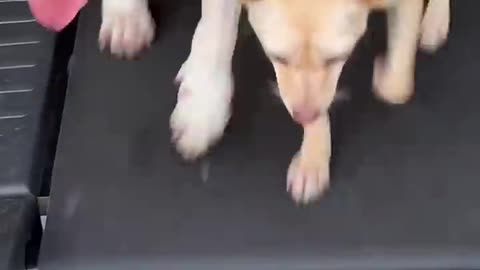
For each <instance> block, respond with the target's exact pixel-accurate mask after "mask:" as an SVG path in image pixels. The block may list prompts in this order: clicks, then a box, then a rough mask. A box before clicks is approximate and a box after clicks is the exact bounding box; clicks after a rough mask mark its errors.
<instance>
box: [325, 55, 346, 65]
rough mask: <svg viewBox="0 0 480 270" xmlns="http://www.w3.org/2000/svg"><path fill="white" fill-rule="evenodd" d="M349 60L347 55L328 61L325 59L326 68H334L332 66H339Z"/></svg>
mask: <svg viewBox="0 0 480 270" xmlns="http://www.w3.org/2000/svg"><path fill="white" fill-rule="evenodd" d="M347 58H348V56H347V55H339V56H335V57H331V58H327V59H325V65H326V66H332V65H335V64H338V63H340V62H344V61H346V60H347Z"/></svg>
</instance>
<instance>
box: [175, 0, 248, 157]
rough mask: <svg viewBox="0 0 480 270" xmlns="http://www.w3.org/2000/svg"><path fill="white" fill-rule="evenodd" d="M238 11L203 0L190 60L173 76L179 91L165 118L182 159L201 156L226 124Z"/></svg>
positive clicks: (232, 0) (232, 4)
mask: <svg viewBox="0 0 480 270" xmlns="http://www.w3.org/2000/svg"><path fill="white" fill-rule="evenodd" d="M240 12H241V5H240V2H239V1H236V0H228V1H226V0H202V17H201V19H200V22H199V23H198V25H197V28H196V30H195V34H194V36H193V40H192V47H191V50H190V55H189V56H188V59H187V60H186V62H185V63H184V64H183V65H182V67H181V69H180V71H179V73H178V75H177V81H178V83H179V85H180V87H179V91H178V96H177V104H176V106H175V109H174V111H173V113H172V115H171V118H170V127H171V129H172V140H173V142H174V143H175V145H176V148H177V150H178V152H179V153H180V154H181V155H182V156H183V157H184V158H185V159H195V158H197V157H198V156H200V155H202V154H204V153H205V152H206V151H207V150H208V148H209V147H210V146H211V145H212V144H213V143H215V141H217V140H218V139H219V138H220V137H221V136H222V134H223V131H224V129H225V126H226V125H227V123H228V120H229V119H230V114H231V109H230V101H231V98H232V95H233V78H232V67H231V64H232V57H233V51H234V48H235V43H236V40H237V32H238V29H237V28H238V21H239V18H240Z"/></svg>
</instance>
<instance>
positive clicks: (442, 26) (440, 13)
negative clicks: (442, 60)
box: [420, 0, 450, 52]
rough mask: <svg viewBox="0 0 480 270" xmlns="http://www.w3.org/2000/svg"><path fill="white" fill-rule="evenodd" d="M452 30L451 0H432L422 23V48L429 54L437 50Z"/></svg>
mask: <svg viewBox="0 0 480 270" xmlns="http://www.w3.org/2000/svg"><path fill="white" fill-rule="evenodd" d="M449 29H450V0H430V1H429V2H428V6H427V10H426V11H425V15H424V17H423V21H422V34H421V38H420V46H421V47H422V48H423V49H424V50H426V51H429V52H434V51H435V50H437V49H438V48H439V47H440V46H441V45H442V44H443V43H444V42H445V41H446V40H447V36H448V31H449Z"/></svg>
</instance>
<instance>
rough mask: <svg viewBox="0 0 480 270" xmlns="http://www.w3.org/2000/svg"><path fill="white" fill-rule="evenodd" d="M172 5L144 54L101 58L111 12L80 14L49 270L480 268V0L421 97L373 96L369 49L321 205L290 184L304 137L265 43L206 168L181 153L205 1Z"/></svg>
mask: <svg viewBox="0 0 480 270" xmlns="http://www.w3.org/2000/svg"><path fill="white" fill-rule="evenodd" d="M158 2H159V3H157V4H158V5H154V6H155V8H159V9H161V10H162V14H164V17H163V18H162V24H161V25H160V36H159V39H158V40H157V41H156V43H155V44H154V46H153V48H152V49H151V50H150V51H149V52H147V53H146V55H144V56H143V57H142V58H141V59H139V60H137V61H133V62H130V61H119V60H114V59H112V58H109V57H108V56H106V55H102V54H101V53H100V52H99V51H98V49H97V43H96V38H97V36H96V35H97V33H98V27H99V19H100V11H99V7H98V5H89V6H88V7H87V8H86V9H85V10H84V12H83V14H82V16H81V18H80V24H79V30H78V37H77V43H76V48H75V52H74V58H73V59H72V61H73V66H72V67H73V69H72V76H71V81H70V87H69V90H68V93H67V100H66V105H65V112H64V118H63V126H62V131H61V136H60V143H59V148H58V152H57V159H56V165H55V172H54V182H53V187H52V194H51V202H50V208H49V216H48V222H47V227H46V231H45V235H44V241H43V246H42V254H41V260H40V269H42V270H56V269H62V270H63V269H65V267H67V266H68V269H71V270H75V269H82V270H83V269H117V270H118V269H209V270H211V269H276V270H277V269H368V270H371V269H385V268H387V269H423V268H428V269H449V268H453V267H458V268H460V267H470V268H474V269H476V268H479V267H480V212H479V211H478V209H480V199H479V198H478V190H479V189H480V182H479V181H478V176H479V170H478V160H480V144H479V143H478V141H479V139H478V138H479V135H480V126H479V125H478V123H479V117H480V114H479V111H480V109H478V98H479V97H480V92H479V91H478V89H477V88H478V86H479V85H480V76H478V75H477V73H478V70H479V69H480V51H479V50H478V48H479V44H480V34H479V33H480V32H478V30H477V26H478V25H479V19H478V16H477V15H476V14H475V10H479V8H480V2H478V1H474V0H471V1H467V0H465V1H454V5H455V6H454V9H453V24H452V35H451V40H450V41H449V44H448V45H447V46H446V48H444V49H442V51H440V52H439V53H438V54H436V55H435V56H425V55H420V56H419V63H418V72H417V89H418V92H417V95H416V97H415V99H414V100H413V101H412V102H411V103H410V104H408V105H406V106H403V107H395V108H390V107H388V106H385V105H383V104H381V103H380V102H377V101H375V100H374V98H373V97H372V95H371V93H370V91H369V87H370V86H369V84H368V83H366V82H368V81H369V80H370V78H371V77H370V76H371V71H370V70H369V69H365V66H366V65H370V64H371V63H370V62H371V59H370V58H369V57H370V56H371V52H370V51H369V45H368V42H365V43H364V44H363V45H360V47H361V48H360V49H359V55H360V56H359V57H357V58H355V59H354V60H353V61H352V63H351V67H350V68H349V69H348V71H347V72H346V73H347V74H345V77H344V80H343V81H344V84H346V86H347V87H348V88H350V89H351V95H352V97H351V99H350V101H347V102H344V103H343V104H338V105H337V106H336V107H335V109H334V110H333V119H332V123H333V126H334V141H335V145H334V148H335V157H334V161H333V168H332V170H333V179H332V188H331V190H330V191H329V192H328V193H327V194H326V196H325V197H324V198H323V199H322V200H321V201H320V202H319V203H317V204H315V205H312V206H309V207H296V206H295V205H294V204H293V202H292V201H291V199H290V197H289V195H288V194H287V193H286V191H285V173H286V169H287V166H288V164H289V162H290V159H291V157H292V155H293V154H294V153H295V151H296V149H297V148H298V146H299V144H300V140H301V136H300V135H301V131H300V130H299V129H298V128H297V127H296V126H295V125H294V124H293V123H292V121H291V120H290V118H289V116H288V115H287V113H286V112H285V110H284V108H283V105H282V104H281V102H280V101H279V100H277V99H276V98H275V97H274V95H273V94H272V93H271V91H270V90H269V89H268V82H267V81H268V79H271V78H272V72H271V68H270V67H269V64H268V63H267V61H266V60H265V59H264V56H263V53H262V52H261V50H260V47H259V46H258V44H257V42H256V40H255V39H254V38H253V37H251V36H249V37H246V36H244V37H241V38H240V39H239V43H238V46H237V52H236V61H235V72H236V83H237V87H236V90H237V94H236V95H237V96H236V97H237V99H236V101H235V105H236V109H235V115H234V119H233V121H232V123H231V126H230V127H229V129H228V131H227V134H226V136H225V138H224V139H223V140H222V142H221V143H220V145H219V146H217V147H215V148H214V149H212V152H211V155H209V156H208V157H207V158H205V159H203V160H202V161H200V162H198V163H196V164H194V165H187V164H184V163H183V162H182V161H181V160H180V158H179V157H178V156H177V155H176V154H175V152H174V150H173V149H172V147H171V145H170V140H169V137H170V134H169V129H168V119H169V115H170V112H171V111H172V109H173V106H174V104H175V98H176V89H175V87H174V86H173V83H172V79H173V78H174V77H175V74H176V72H177V70H178V68H179V67H180V65H181V63H182V62H183V61H184V60H185V58H186V57H187V55H188V50H189V46H190V42H191V37H192V33H193V30H194V27H195V24H196V22H197V20H198V17H199V14H200V10H199V4H200V3H199V1H198V3H195V4H191V3H190V2H191V1H177V2H175V3H172V1H164V2H165V3H168V4H165V3H164V2H160V1H158ZM362 46H363V48H362ZM205 171H208V177H205Z"/></svg>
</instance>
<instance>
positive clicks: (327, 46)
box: [245, 0, 371, 124]
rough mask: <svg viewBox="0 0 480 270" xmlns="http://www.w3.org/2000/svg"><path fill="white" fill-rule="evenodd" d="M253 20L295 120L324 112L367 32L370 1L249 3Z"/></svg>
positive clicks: (252, 0) (256, 0)
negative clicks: (344, 70)
mask: <svg viewBox="0 0 480 270" xmlns="http://www.w3.org/2000/svg"><path fill="white" fill-rule="evenodd" d="M245 5H246V7H247V9H248V13H249V21H250V24H251V25H252V28H253V29H254V31H255V33H256V34H257V36H258V38H259V40H260V42H261V44H262V46H263V48H264V50H265V53H266V55H267V56H268V57H269V59H270V61H271V62H272V64H273V67H274V69H275V73H276V76H277V82H278V86H279V90H280V96H281V98H282V100H283V102H284V104H285V106H286V107H287V109H288V111H289V112H290V114H291V115H292V117H293V118H294V119H295V120H296V121H297V122H299V123H301V124H308V123H309V122H312V121H313V120H315V119H316V118H317V117H318V116H319V115H321V114H323V113H326V112H327V110H328V107H329V106H330V104H331V102H332V101H333V98H334V95H335V89H336V87H337V81H338V78H339V76H340V73H341V70H342V68H343V65H344V64H345V62H346V60H347V59H348V57H349V55H350V54H351V52H352V50H353V48H354V46H355V44H356V43H357V41H358V40H359V39H360V37H361V36H362V35H363V33H364V32H365V30H366V25H367V19H368V13H369V10H370V7H371V3H370V1H367V0H246V1H245Z"/></svg>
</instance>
